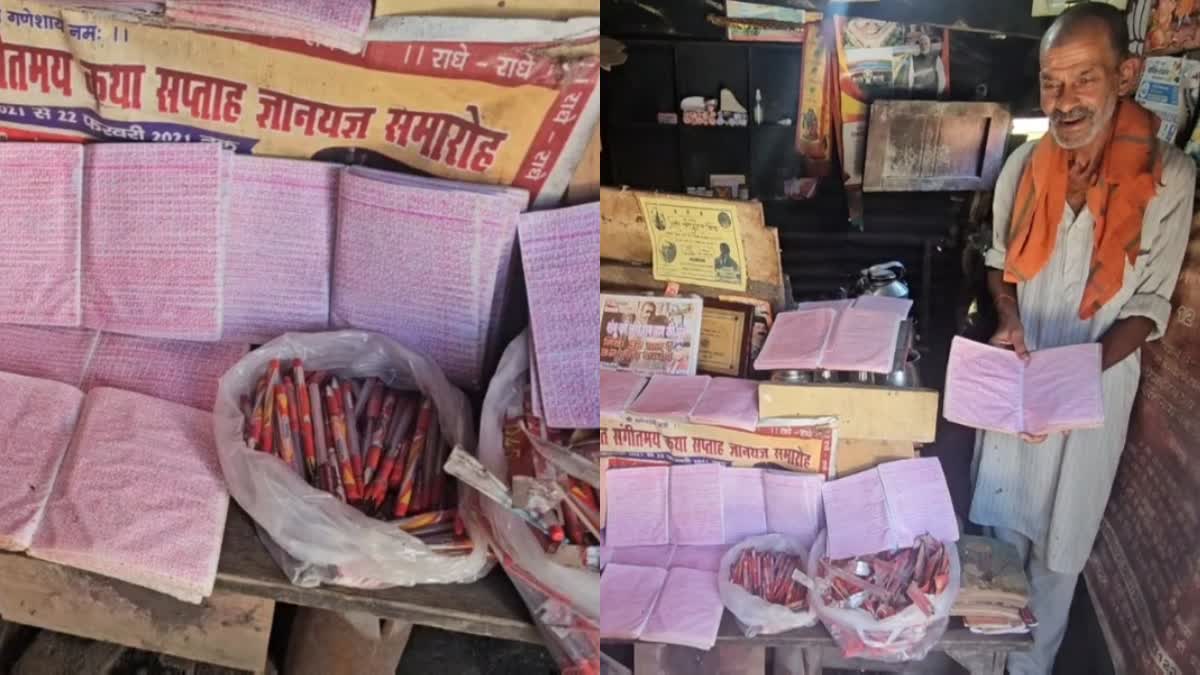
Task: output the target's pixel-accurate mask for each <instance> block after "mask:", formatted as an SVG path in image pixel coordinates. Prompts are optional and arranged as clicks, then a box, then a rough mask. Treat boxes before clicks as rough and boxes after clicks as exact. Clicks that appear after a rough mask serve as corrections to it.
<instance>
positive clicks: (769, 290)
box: [600, 188, 784, 310]
mask: <svg viewBox="0 0 1200 675" xmlns="http://www.w3.org/2000/svg"><path fill="white" fill-rule="evenodd" d="M638 194H645V195H649V194H652V193H648V192H638V191H635V190H616V189H612V188H601V189H600V258H601V260H602V261H608V262H612V263H620V264H623V265H625V266H626V269H629V270H637V271H636V272H629V273H628V274H630V275H631V276H635V277H636V280H637V281H639V282H640V283H638V284H637V285H639V286H641V287H645V288H662V287H663V286H664V285H665V284H664V283H663V282H661V281H654V277H653V274H652V273H651V269H650V264H651V261H652V258H651V251H650V234H649V233H648V232H647V231H646V221H645V219H644V218H642V212H641V208H640V207H639V206H638V199H637V195H638ZM689 198H690V199H703V198H702V197H689ZM730 203H733V204H736V205H737V215H738V222H739V223H740V224H741V227H742V245H743V248H744V250H745V252H746V273H747V275H748V277H749V284H748V289H747V293H746V294H747V295H750V296H752V297H756V298H762V299H764V300H767V301H769V302H771V303H772V305H774V306H775V308H776V310H779V309H781V308H782V300H783V298H784V290H783V287H784V281H783V265H782V263H781V261H780V257H779V232H778V231H777V230H776V229H775V228H773V227H767V226H766V223H765V221H764V219H763V210H762V204H761V203H759V202H749V201H734V202H730ZM605 267H606V266H605V265H604V264H601V266H600V269H601V277H600V281H601V283H618V282H617V281H612V282H608V281H606V279H605ZM612 269H617V268H612ZM642 270H644V272H643V271H642ZM609 274H610V275H611V274H614V272H612V271H611V270H610V272H609ZM646 279H649V282H648V283H647V282H646ZM626 281H628V280H626ZM688 289H691V290H694V292H698V293H701V294H702V295H704V296H705V297H713V298H715V297H717V296H718V295H720V294H724V295H729V294H730V292H729V291H722V290H719V289H714V288H706V287H703V286H688Z"/></svg>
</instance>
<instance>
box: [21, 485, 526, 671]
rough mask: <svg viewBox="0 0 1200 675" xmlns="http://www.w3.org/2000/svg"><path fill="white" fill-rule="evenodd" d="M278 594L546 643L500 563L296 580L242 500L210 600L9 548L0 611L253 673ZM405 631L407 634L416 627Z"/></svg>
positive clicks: (402, 621) (262, 656)
mask: <svg viewBox="0 0 1200 675" xmlns="http://www.w3.org/2000/svg"><path fill="white" fill-rule="evenodd" d="M277 602H283V603H289V604H293V605H297V606H300V607H307V608H318V609H325V610H333V611H335V612H342V613H345V612H353V613H360V614H367V615H371V616H375V617H379V618H381V619H390V620H392V621H393V622H395V623H396V624H399V625H401V626H406V627H407V628H406V629H405V630H407V629H411V626H412V625H421V626H431V627H434V628H440V629H443V630H448V631H453V632H458V633H470V634H473V635H483V636H487V637H493V638H500V639H504V640H516V641H521V642H533V643H539V644H540V643H541V641H542V640H541V636H540V635H539V634H538V632H537V628H536V627H535V626H534V625H533V622H532V620H531V619H530V617H529V612H528V610H527V609H526V607H525V605H524V603H523V602H522V601H521V598H520V596H518V595H517V592H516V589H514V588H513V586H512V584H511V583H510V582H509V581H508V578H507V577H505V576H504V573H503V571H501V570H499V569H496V570H494V571H493V572H492V573H491V574H490V575H489V576H488V577H486V578H484V579H482V580H481V581H479V582H477V583H474V584H448V585H430V586H417V587H414V588H394V589H390V590H383V591H359V590H352V589H342V588H336V587H322V588H300V587H297V586H293V585H292V584H291V583H290V582H289V581H288V579H287V577H285V576H284V575H283V573H282V572H281V571H280V570H279V568H278V567H277V566H276V565H275V562H274V561H273V560H272V559H271V557H270V555H269V554H268V553H267V550H266V548H264V547H263V545H262V543H261V542H260V541H259V539H258V537H257V535H256V534H255V532H254V525H253V523H252V522H251V521H250V519H249V517H248V516H247V515H246V514H245V512H243V511H242V510H241V509H240V508H238V507H237V506H236V505H231V507H230V510H229V518H228V521H227V523H226V526H225V540H224V545H223V547H222V550H221V559H220V564H219V567H218V572H217V582H216V587H215V589H214V591H213V594H212V596H210V597H209V598H208V599H206V600H205V601H204V603H202V604H200V605H190V604H187V603H184V602H180V601H178V600H175V599H174V598H171V597H168V596H166V595H162V594H161V593H157V592H154V591H150V590H147V589H145V588H141V587H139V586H134V585H132V584H128V583H125V582H121V581H117V580H115V579H110V578H107V577H103V576H99V575H96V574H91V573H89V572H83V571H80V570H76V569H73V568H69V567H64V566H61V565H56V564H54V563H48V562H44V561H41V560H35V559H33V558H30V557H28V556H25V555H19V554H12V553H0V617H2V618H3V619H5V620H7V621H11V622H13V623H19V624H26V625H30V626H36V627H39V628H45V629H48V630H54V631H58V632H62V633H68V634H71V635H77V636H80V637H86V638H91V639H95V640H103V641H105V642H114V643H117V644H122V645H127V646H130V647H136V648H140V649H148V650H150V651H156V652H162V653H166V654H173V655H175V656H181V657H184V658H188V659H193V660H196V661H203V662H207V663H214V664H218V665H222V666H226V667H230V668H237V669H241V670H249V671H252V672H261V671H263V670H264V669H265V667H266V661H267V644H268V640H269V639H270V635H271V624H272V621H273V619H274V613H275V603H277ZM404 636H405V640H406V639H407V632H404ZM402 648H403V645H401V649H402Z"/></svg>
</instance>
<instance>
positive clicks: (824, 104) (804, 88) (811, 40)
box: [796, 22, 836, 175]
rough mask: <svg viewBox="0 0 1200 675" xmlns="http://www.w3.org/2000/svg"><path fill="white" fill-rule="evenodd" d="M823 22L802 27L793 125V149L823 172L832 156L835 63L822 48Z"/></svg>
mask: <svg viewBox="0 0 1200 675" xmlns="http://www.w3.org/2000/svg"><path fill="white" fill-rule="evenodd" d="M824 25H825V24H824V22H822V23H812V24H807V25H805V26H804V57H803V59H802V60H801V62H800V63H801V67H802V68H803V72H802V73H801V75H800V110H799V114H798V116H797V117H798V119H799V120H800V121H799V123H798V124H797V125H796V151H797V152H799V153H800V154H802V155H804V156H805V157H807V158H808V159H809V160H811V161H812V162H813V163H814V164H815V165H816V167H818V173H819V174H820V175H824V174H825V173H826V172H827V171H828V169H829V167H830V162H831V161H832V159H833V142H832V140H831V138H830V130H831V126H832V122H833V117H832V111H831V109H830V100H829V99H830V93H831V92H830V84H831V80H832V76H831V72H832V71H833V69H834V66H835V65H836V64H835V63H834V60H833V59H831V58H830V54H829V50H828V49H827V48H826V35H825V33H824V28H823V27H824Z"/></svg>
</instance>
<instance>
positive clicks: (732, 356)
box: [697, 298, 754, 377]
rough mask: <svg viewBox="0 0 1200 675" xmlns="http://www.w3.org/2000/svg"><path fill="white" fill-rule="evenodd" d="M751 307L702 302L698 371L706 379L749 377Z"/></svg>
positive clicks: (706, 300) (752, 318)
mask: <svg viewBox="0 0 1200 675" xmlns="http://www.w3.org/2000/svg"><path fill="white" fill-rule="evenodd" d="M753 328H754V307H753V306H752V305H747V304H742V303H737V302H722V301H720V300H709V299H707V298H706V299H705V300H704V315H703V316H702V318H701V321H700V354H699V362H698V364H697V371H698V372H701V373H704V374H706V375H726V376H729V377H746V376H747V375H749V374H750V351H751V350H750V337H751V334H752V332H753Z"/></svg>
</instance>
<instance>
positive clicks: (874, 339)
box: [821, 307, 901, 373]
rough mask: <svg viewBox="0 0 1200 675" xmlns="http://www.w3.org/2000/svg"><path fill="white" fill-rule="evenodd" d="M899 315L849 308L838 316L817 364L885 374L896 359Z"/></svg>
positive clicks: (825, 366)
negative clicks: (819, 362) (822, 355)
mask: <svg viewBox="0 0 1200 675" xmlns="http://www.w3.org/2000/svg"><path fill="white" fill-rule="evenodd" d="M900 321H901V319H900V317H898V316H897V315H896V314H895V313H894V312H889V311H882V312H880V311H875V310H869V309H859V308H857V307H851V308H850V309H847V310H846V311H844V312H842V313H841V314H840V315H838V318H837V321H836V322H835V323H834V327H833V332H832V333H830V336H829V342H828V343H827V344H826V346H825V354H824V357H823V358H822V359H821V367H822V368H826V369H829V370H842V371H864V372H869V373H889V372H891V371H892V367H893V365H894V364H895V362H896V341H897V340H898V339H899V334H900Z"/></svg>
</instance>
